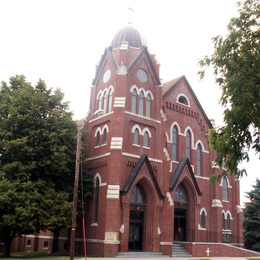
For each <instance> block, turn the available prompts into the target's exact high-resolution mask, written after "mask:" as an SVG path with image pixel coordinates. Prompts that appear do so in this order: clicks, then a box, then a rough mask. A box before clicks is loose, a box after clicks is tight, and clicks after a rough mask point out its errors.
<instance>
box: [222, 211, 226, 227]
mask: <svg viewBox="0 0 260 260" xmlns="http://www.w3.org/2000/svg"><path fill="white" fill-rule="evenodd" d="M225 227H226V226H225V214H224V213H222V229H225Z"/></svg>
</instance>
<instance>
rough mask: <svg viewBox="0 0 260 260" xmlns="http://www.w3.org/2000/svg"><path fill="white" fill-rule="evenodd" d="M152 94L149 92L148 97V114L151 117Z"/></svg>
mask: <svg viewBox="0 0 260 260" xmlns="http://www.w3.org/2000/svg"><path fill="white" fill-rule="evenodd" d="M151 102H152V100H151V95H150V94H148V95H147V98H146V116H147V117H151Z"/></svg>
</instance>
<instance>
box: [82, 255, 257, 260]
mask: <svg viewBox="0 0 260 260" xmlns="http://www.w3.org/2000/svg"><path fill="white" fill-rule="evenodd" d="M98 259H102V260H120V259H122V260H123V259H129V260H140V259H142V258H125V257H122V258H120V257H88V258H87V260H98ZM143 259H147V258H143ZM151 259H153V260H162V259H163V260H175V259H176V260H177V259H178V260H190V259H192V260H196V259H197V260H199V259H210V260H224V259H228V260H248V259H260V257H210V256H209V257H190V258H176V257H174V258H173V257H160V258H151ZM80 260H85V258H81V259H80Z"/></svg>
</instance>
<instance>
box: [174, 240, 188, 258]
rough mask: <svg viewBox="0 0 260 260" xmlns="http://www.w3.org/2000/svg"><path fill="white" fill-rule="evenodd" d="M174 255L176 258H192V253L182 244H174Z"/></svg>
mask: <svg viewBox="0 0 260 260" xmlns="http://www.w3.org/2000/svg"><path fill="white" fill-rule="evenodd" d="M172 257H174V258H191V257H192V255H191V254H190V253H189V252H187V251H186V250H185V249H184V248H183V247H182V246H181V244H177V243H176V244H175V243H173V245H172Z"/></svg>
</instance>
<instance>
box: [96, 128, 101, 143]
mask: <svg viewBox="0 0 260 260" xmlns="http://www.w3.org/2000/svg"><path fill="white" fill-rule="evenodd" d="M99 145H100V133H99V131H98V132H97V136H96V146H99Z"/></svg>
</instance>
